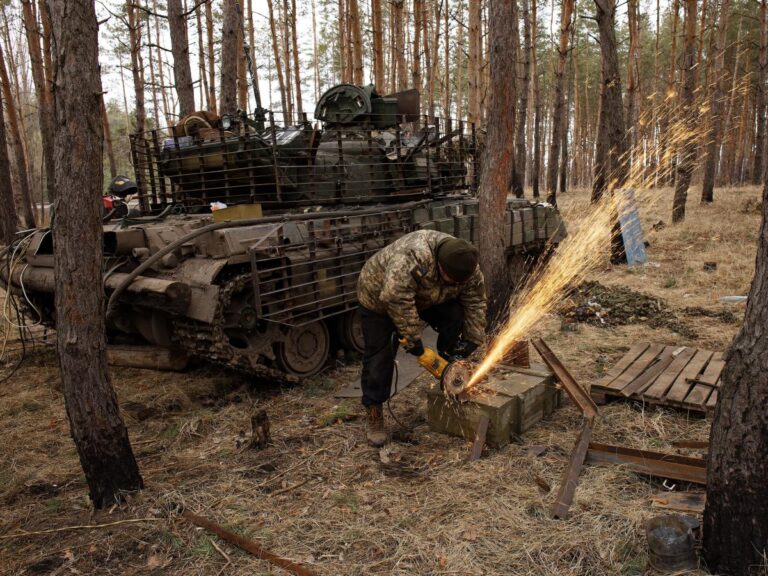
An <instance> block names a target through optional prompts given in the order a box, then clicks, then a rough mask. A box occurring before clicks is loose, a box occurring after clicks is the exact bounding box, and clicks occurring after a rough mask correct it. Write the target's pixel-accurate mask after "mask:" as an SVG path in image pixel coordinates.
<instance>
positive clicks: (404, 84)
mask: <svg viewBox="0 0 768 576" xmlns="http://www.w3.org/2000/svg"><path fill="white" fill-rule="evenodd" d="M403 4H404V0H391V2H390V15H391V16H390V17H391V18H392V19H393V20H394V23H395V34H394V47H395V50H394V56H395V61H394V65H395V70H396V71H397V72H396V76H395V78H396V81H397V87H396V88H395V90H397V91H401V90H405V89H407V88H408V68H407V67H406V65H405V39H404V34H405V32H404V30H403V10H404V7H403Z"/></svg>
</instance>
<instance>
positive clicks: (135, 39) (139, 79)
mask: <svg viewBox="0 0 768 576" xmlns="http://www.w3.org/2000/svg"><path fill="white" fill-rule="evenodd" d="M137 10H138V7H137V6H136V5H135V4H134V3H133V2H132V1H131V0H127V2H126V11H127V12H128V35H129V38H130V44H131V71H132V73H133V91H134V93H135V102H136V111H135V114H136V132H137V133H141V132H144V124H145V123H146V119H147V112H146V110H145V109H144V76H143V74H142V70H143V69H144V62H143V59H142V57H141V18H139V17H137V15H136V11H137Z"/></svg>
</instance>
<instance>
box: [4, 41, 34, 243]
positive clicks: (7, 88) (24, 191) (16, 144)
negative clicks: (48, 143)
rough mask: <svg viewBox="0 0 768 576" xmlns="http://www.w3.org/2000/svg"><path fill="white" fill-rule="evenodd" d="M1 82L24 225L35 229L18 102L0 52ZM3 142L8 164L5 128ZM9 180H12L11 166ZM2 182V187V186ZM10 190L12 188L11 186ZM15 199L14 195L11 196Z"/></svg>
mask: <svg viewBox="0 0 768 576" xmlns="http://www.w3.org/2000/svg"><path fill="white" fill-rule="evenodd" d="M0 82H1V83H2V94H3V100H5V109H6V110H7V118H6V120H7V122H8V127H9V129H10V131H11V140H12V142H13V151H14V160H15V163H16V171H17V172H18V174H19V188H20V190H19V199H20V200H21V206H19V208H20V209H21V212H22V213H23V214H24V225H25V227H27V228H35V227H36V223H35V212H34V210H33V202H32V193H31V192H30V188H29V179H28V178H29V168H28V166H27V158H26V156H25V155H24V144H23V141H22V138H23V137H24V136H22V133H21V130H20V129H19V123H18V111H17V110H16V102H15V101H14V99H13V94H12V92H11V83H10V79H9V77H8V70H7V68H6V66H5V55H4V53H3V51H2V50H0ZM2 140H3V142H2V143H0V147H1V148H2V149H3V150H2V152H0V153H2V154H3V155H4V156H5V162H6V163H8V150H7V149H6V148H5V144H4V143H5V142H6V141H7V139H6V136H5V129H4V128H3V137H2ZM8 169H9V178H10V166H8ZM2 185H3V184H2V182H0V186H2ZM9 190H10V186H9ZM11 198H13V195H11ZM13 215H14V218H16V208H15V207H14V209H13ZM13 222H14V231H15V229H16V220H13Z"/></svg>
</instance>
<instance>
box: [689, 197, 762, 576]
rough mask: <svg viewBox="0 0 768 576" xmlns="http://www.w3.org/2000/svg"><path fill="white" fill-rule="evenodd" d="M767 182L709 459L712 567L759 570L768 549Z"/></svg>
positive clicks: (707, 522)
mask: <svg viewBox="0 0 768 576" xmlns="http://www.w3.org/2000/svg"><path fill="white" fill-rule="evenodd" d="M767 303H768V185H766V186H765V187H764V189H763V222H762V226H761V228H760V236H759V238H758V244H757V258H756V259H755V276H754V278H753V280H752V288H751V290H750V292H749V299H748V300H747V309H746V313H745V315H744V324H743V325H742V327H741V330H740V331H739V333H738V335H737V336H736V338H735V339H734V341H733V344H731V347H730V349H729V350H728V353H727V355H726V365H725V369H724V370H723V373H722V384H721V386H720V389H719V392H718V394H719V396H718V402H717V406H716V408H715V416H714V420H713V421H712V432H711V436H710V449H709V456H708V458H707V505H706V508H705V510H704V557H705V559H706V561H707V567H708V568H709V570H711V571H712V573H713V574H715V573H716V574H722V575H723V576H742V575H743V576H757V575H758V574H764V573H765V572H764V570H765V568H764V566H765V558H766V554H768V550H766V543H768V498H766V496H765V487H766V486H768V419H766V417H765V406H766V405H768V381H767V380H766V378H765V374H766V372H768V332H767V331H766V330H765V326H766V325H768V305H767Z"/></svg>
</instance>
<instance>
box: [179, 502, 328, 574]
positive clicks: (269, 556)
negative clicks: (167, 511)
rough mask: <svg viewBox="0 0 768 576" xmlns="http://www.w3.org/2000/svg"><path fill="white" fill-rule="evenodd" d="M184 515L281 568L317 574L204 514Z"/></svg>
mask: <svg viewBox="0 0 768 576" xmlns="http://www.w3.org/2000/svg"><path fill="white" fill-rule="evenodd" d="M182 517H183V518H185V519H186V520H189V521H190V522H192V524H194V525H195V526H200V527H201V528H205V529H206V530H210V531H211V532H213V533H214V534H216V535H217V536H218V537H219V538H222V539H224V540H226V541H227V542H229V543H230V544H234V545H235V546H237V547H238V548H241V549H243V550H245V551H246V552H248V553H249V554H253V555H254V556H256V557H257V558H261V559H262V560H266V561H267V562H269V563H270V564H274V565H275V566H279V567H280V568H282V569H284V570H287V571H288V572H291V573H293V574H296V575H297V576H315V572H313V571H311V570H310V569H309V568H305V567H304V566H302V565H301V564H297V563H296V562H293V561H291V560H288V559H287V558H283V557H281V556H278V555H277V554H273V553H272V552H270V551H269V550H265V549H264V548H262V547H261V546H259V545H258V544H256V542H254V541H253V540H249V539H248V538H244V537H243V536H240V535H239V534H235V533H234V532H230V531H229V530H227V529H225V528H223V527H222V526H219V525H218V524H216V523H215V522H211V521H210V520H208V519H206V518H203V517H202V516H198V515H197V514H193V513H192V512H184V513H183V514H182Z"/></svg>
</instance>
